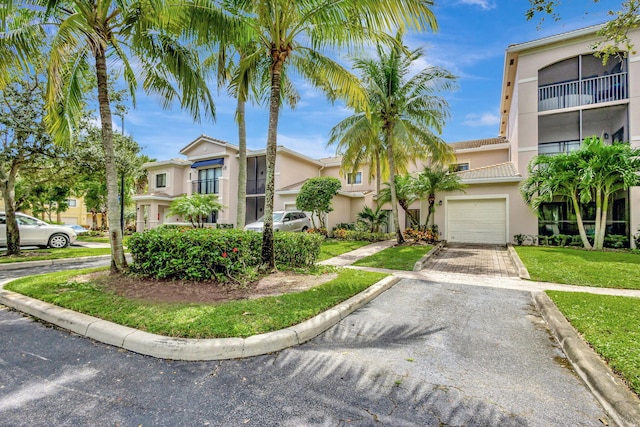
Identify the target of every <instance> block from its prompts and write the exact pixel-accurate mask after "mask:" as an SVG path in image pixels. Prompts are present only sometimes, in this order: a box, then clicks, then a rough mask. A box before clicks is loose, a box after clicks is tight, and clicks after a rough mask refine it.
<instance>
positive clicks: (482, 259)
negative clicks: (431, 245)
mask: <svg viewBox="0 0 640 427" xmlns="http://www.w3.org/2000/svg"><path fill="white" fill-rule="evenodd" d="M423 270H427V271H430V272H440V273H459V274H472V275H476V276H477V275H480V276H493V277H517V276H518V272H517V270H516V268H515V266H514V265H513V262H512V261H511V258H509V252H508V251H507V248H506V247H505V246H499V245H452V244H448V245H447V246H445V247H444V248H443V249H442V250H441V251H440V252H439V253H438V254H436V255H434V256H432V257H431V258H430V259H429V261H428V262H426V263H425V264H424V267H423Z"/></svg>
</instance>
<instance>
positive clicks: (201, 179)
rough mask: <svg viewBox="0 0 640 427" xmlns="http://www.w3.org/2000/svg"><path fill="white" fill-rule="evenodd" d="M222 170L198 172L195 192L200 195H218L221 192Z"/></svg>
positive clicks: (214, 169)
mask: <svg viewBox="0 0 640 427" xmlns="http://www.w3.org/2000/svg"><path fill="white" fill-rule="evenodd" d="M221 176H222V168H210V169H200V170H198V181H196V188H195V189H194V190H195V192H197V193H200V194H218V193H219V192H220V182H219V181H220V177H221Z"/></svg>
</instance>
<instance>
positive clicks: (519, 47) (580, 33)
mask: <svg viewBox="0 0 640 427" xmlns="http://www.w3.org/2000/svg"><path fill="white" fill-rule="evenodd" d="M604 25H605V24H598V25H593V26H591V27H587V28H580V29H578V30H574V31H569V32H566V33H562V34H556V35H554V36H549V37H544V38H541V39H538V40H533V41H530V42H525V43H519V44H514V45H511V46H509V47H508V48H507V52H521V51H523V50H529V49H533V48H536V47H541V46H547V45H550V44H553V43H557V42H562V41H567V40H571V39H573V38H578V37H584V36H596V33H597V32H598V30H600V29H601V28H602V27H604Z"/></svg>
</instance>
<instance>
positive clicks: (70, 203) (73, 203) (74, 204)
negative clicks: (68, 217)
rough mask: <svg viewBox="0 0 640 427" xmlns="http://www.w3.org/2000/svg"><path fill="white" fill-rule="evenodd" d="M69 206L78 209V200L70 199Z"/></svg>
mask: <svg viewBox="0 0 640 427" xmlns="http://www.w3.org/2000/svg"><path fill="white" fill-rule="evenodd" d="M67 205H68V206H69V207H70V208H75V207H76V199H69V200H67Z"/></svg>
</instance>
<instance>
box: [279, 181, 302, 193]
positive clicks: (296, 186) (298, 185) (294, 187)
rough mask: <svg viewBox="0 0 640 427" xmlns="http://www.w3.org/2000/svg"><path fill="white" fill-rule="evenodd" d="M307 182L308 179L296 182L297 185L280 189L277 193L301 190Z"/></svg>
mask: <svg viewBox="0 0 640 427" xmlns="http://www.w3.org/2000/svg"><path fill="white" fill-rule="evenodd" d="M305 182H307V180H306V179H304V180H302V181H300V182H296V183H295V184H291V185H287V186H285V187H282V188H279V189H278V190H277V191H291V190H300V189H301V188H302V184H304V183H305Z"/></svg>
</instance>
